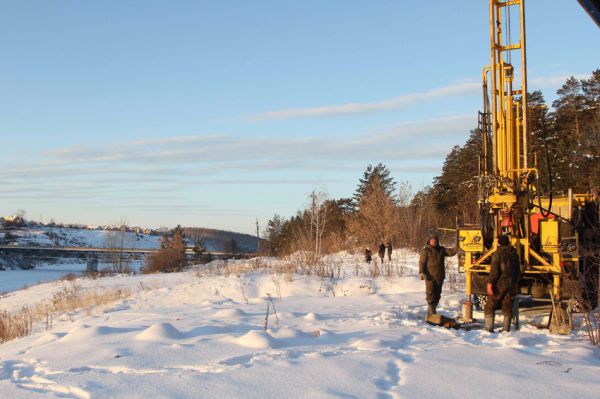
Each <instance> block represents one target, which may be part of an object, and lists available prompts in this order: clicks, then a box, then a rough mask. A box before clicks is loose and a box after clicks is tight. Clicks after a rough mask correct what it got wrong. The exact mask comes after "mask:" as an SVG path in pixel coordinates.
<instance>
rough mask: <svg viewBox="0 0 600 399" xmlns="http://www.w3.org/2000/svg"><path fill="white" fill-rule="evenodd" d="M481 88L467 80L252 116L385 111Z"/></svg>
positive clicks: (311, 115)
mask: <svg viewBox="0 0 600 399" xmlns="http://www.w3.org/2000/svg"><path fill="white" fill-rule="evenodd" d="M480 88H481V83H478V82H465V83H459V84H454V85H449V86H443V87H438V88H434V89H431V90H427V91H423V92H417V93H409V94H404V95H401V96H398V97H394V98H390V99H387V100H382V101H375V102H353V103H346V104H336V105H324V106H320V107H309V108H293V109H282V110H275V111H267V112H264V113H261V114H258V115H255V116H253V117H252V118H251V120H252V121H255V122H260V121H267V120H273V119H291V118H305V117H319V116H333V115H344V114H360V113H366V112H373V111H384V110H390V109H398V108H401V107H404V106H406V105H411V104H415V103H418V102H423V101H431V100H436V99H439V98H444V97H450V96H456V95H459V94H465V93H476V91H477V90H479V89H480Z"/></svg>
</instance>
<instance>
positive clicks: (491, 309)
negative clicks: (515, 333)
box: [483, 235, 521, 332]
mask: <svg viewBox="0 0 600 399" xmlns="http://www.w3.org/2000/svg"><path fill="white" fill-rule="evenodd" d="M491 266H492V267H491V269H490V276H489V278H488V283H487V293H488V300H487V302H486V303H485V309H484V311H483V314H484V318H485V320H484V323H485V329H486V330H488V331H489V332H494V316H495V310H496V308H497V307H498V306H499V305H500V304H502V315H503V316H504V328H503V330H502V331H504V332H508V331H510V320H511V318H512V310H513V299H514V294H515V289H516V288H517V287H518V284H519V279H520V275H521V268H520V266H519V256H518V255H517V252H516V251H515V249H514V248H513V247H512V246H511V245H510V240H509V238H508V236H505V235H504V236H500V237H498V250H496V252H494V254H493V255H492V262H491Z"/></svg>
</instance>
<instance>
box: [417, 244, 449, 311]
mask: <svg viewBox="0 0 600 399" xmlns="http://www.w3.org/2000/svg"><path fill="white" fill-rule="evenodd" d="M456 251H457V248H453V249H447V248H445V247H443V246H441V245H439V237H438V235H437V234H435V233H433V234H430V235H429V239H428V240H427V245H425V246H424V247H423V249H422V250H421V257H420V259H419V277H420V278H421V280H425V290H426V293H427V316H431V315H432V314H436V308H437V305H438V303H439V302H440V297H441V295H442V285H443V284H444V279H445V278H446V257H447V256H454V255H456Z"/></svg>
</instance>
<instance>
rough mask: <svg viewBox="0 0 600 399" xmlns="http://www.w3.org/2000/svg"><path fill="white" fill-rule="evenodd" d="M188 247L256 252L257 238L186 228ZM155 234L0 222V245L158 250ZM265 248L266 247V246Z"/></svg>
mask: <svg viewBox="0 0 600 399" xmlns="http://www.w3.org/2000/svg"><path fill="white" fill-rule="evenodd" d="M184 231H185V235H186V238H187V242H188V246H190V247H191V246H194V245H195V244H196V243H199V244H200V246H201V247H202V248H203V249H205V250H206V251H208V252H257V241H256V237H254V236H251V235H249V234H242V233H235V232H231V231H224V230H216V229H208V228H198V227H186V228H185V229H184ZM162 234H168V232H163V233H160V232H159V231H158V230H153V229H142V228H140V227H128V226H120V227H113V226H106V227H102V226H83V225H81V226H80V225H69V226H63V225H55V224H53V225H44V224H41V223H35V222H29V221H26V220H24V219H17V218H11V217H5V218H0V245H11V246H13V245H14V246H39V247H54V246H56V247H94V248H103V247H113V246H115V244H118V245H119V246H121V243H122V246H123V247H125V248H138V249H158V248H159V247H160V239H161V235H162ZM265 247H266V245H265Z"/></svg>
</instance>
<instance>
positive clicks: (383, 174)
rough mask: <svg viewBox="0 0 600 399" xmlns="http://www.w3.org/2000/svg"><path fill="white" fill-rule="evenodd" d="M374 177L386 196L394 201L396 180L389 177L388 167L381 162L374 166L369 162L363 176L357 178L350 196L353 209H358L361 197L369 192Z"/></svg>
mask: <svg viewBox="0 0 600 399" xmlns="http://www.w3.org/2000/svg"><path fill="white" fill-rule="evenodd" d="M375 179H376V181H377V182H378V184H379V185H380V186H381V188H382V190H383V192H384V193H385V195H386V196H388V197H389V198H390V199H391V200H392V202H394V203H395V202H396V201H395V199H394V193H395V191H396V182H395V181H394V179H393V178H392V177H390V171H389V169H388V168H387V167H386V166H385V165H384V164H382V163H379V164H377V165H376V166H375V167H373V165H371V164H369V165H368V166H367V169H366V170H365V171H364V173H363V177H362V178H360V179H359V182H358V187H357V188H356V191H355V192H354V196H353V198H352V200H353V206H354V210H357V209H358V207H359V204H360V202H361V200H362V198H363V197H364V196H366V195H368V194H369V190H371V188H372V187H373V184H372V183H373V181H375Z"/></svg>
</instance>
